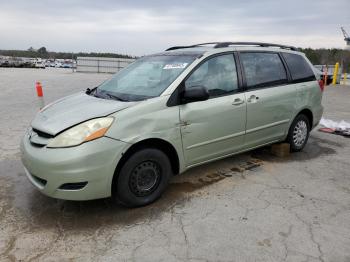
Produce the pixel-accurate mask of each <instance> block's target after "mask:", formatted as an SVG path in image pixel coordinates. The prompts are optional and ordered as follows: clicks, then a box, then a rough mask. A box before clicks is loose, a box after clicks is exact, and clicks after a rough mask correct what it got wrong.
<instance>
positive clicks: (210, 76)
mask: <svg viewBox="0 0 350 262" xmlns="http://www.w3.org/2000/svg"><path fill="white" fill-rule="evenodd" d="M196 86H201V87H204V88H206V89H207V90H208V92H209V95H210V97H215V96H221V95H225V94H228V93H232V92H234V91H235V90H237V89H238V83H237V72H236V65H235V60H234V57H233V54H227V55H221V56H216V57H213V58H211V59H209V60H207V61H206V62H204V63H203V64H201V65H200V66H199V67H198V68H197V69H196V71H194V72H193V73H192V75H191V76H190V77H189V78H188V79H187V80H186V81H185V89H186V90H188V89H191V88H193V87H196Z"/></svg>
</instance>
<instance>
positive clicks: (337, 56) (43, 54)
mask: <svg viewBox="0 0 350 262" xmlns="http://www.w3.org/2000/svg"><path fill="white" fill-rule="evenodd" d="M299 50H300V51H301V52H304V53H305V54H306V56H307V57H308V58H309V59H310V61H311V62H312V63H313V64H314V65H323V64H328V65H334V64H335V63H336V62H339V63H341V62H343V64H344V67H345V68H346V71H347V72H349V71H350V51H349V50H343V49H337V48H332V49H312V48H299ZM0 55H4V56H15V57H34V58H45V59H48V58H50V59H72V58H73V59H76V58H77V57H78V56H88V57H93V56H95V57H112V58H136V56H131V55H126V54H118V53H97V52H90V53H85V52H78V53H69V52H53V51H48V50H47V49H46V48H45V47H41V48H39V49H34V48H32V47H30V48H29V49H28V50H0Z"/></svg>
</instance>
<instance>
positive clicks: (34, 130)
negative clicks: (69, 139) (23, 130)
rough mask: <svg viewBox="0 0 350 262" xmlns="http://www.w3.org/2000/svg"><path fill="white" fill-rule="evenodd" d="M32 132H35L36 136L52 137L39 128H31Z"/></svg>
mask: <svg viewBox="0 0 350 262" xmlns="http://www.w3.org/2000/svg"><path fill="white" fill-rule="evenodd" d="M33 132H35V133H37V134H38V136H40V137H44V138H53V137H54V136H53V135H50V134H48V133H45V132H43V131H40V130H38V129H35V128H33Z"/></svg>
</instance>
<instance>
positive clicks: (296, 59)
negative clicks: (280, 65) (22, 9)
mask: <svg viewBox="0 0 350 262" xmlns="http://www.w3.org/2000/svg"><path fill="white" fill-rule="evenodd" d="M283 57H284V59H285V60H286V62H287V65H288V68H289V71H290V73H291V74H292V79H293V82H302V81H311V80H315V79H316V78H315V75H314V72H313V71H312V69H311V68H310V65H309V64H308V63H307V62H306V60H305V58H304V57H302V56H301V55H296V54H288V53H284V54H283Z"/></svg>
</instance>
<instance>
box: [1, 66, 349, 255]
mask: <svg viewBox="0 0 350 262" xmlns="http://www.w3.org/2000/svg"><path fill="white" fill-rule="evenodd" d="M110 76H111V75H108V74H81V73H72V72H71V71H70V70H65V69H45V70H40V69H10V68H0V89H1V93H0V109H1V122H0V123H1V129H0V261H71V260H73V261H152V262H154V261H196V262H197V261H198V262H199V261H309V262H313V261H337V262H342V261H344V262H349V261H350V249H349V247H350V161H349V159H350V147H349V146H350V139H349V138H345V137H342V136H337V135H331V134H325V133H320V132H318V131H317V130H314V131H313V132H312V133H311V137H310V140H309V142H308V144H307V146H306V148H305V150H304V151H303V152H300V153H294V154H291V155H290V156H288V157H286V158H278V157H275V156H272V155H271V154H270V153H269V148H262V149H258V150H255V151H252V152H248V153H245V154H239V155H237V156H234V157H230V158H227V159H224V160H221V161H216V162H214V163H211V164H207V165H204V166H201V167H197V168H194V169H191V170H190V171H188V172H186V173H185V174H183V175H180V176H176V177H174V178H173V180H172V181H171V184H170V186H169V188H168V190H167V191H166V192H165V194H164V195H163V196H162V198H161V199H159V200H158V201H157V202H155V203H154V204H152V205H150V206H147V207H143V208H137V209H127V208H124V207H122V206H118V205H114V204H113V203H112V202H111V201H110V200H109V199H102V200H95V201H87V202H72V201H62V200H56V199H51V198H48V197H46V196H44V195H41V194H40V193H39V192H38V191H37V190H36V189H35V188H34V187H33V186H32V185H31V184H30V183H29V181H27V178H26V177H25V174H24V171H23V168H22V165H21V163H20V157H19V147H18V145H19V141H20V138H21V136H22V135H23V133H24V130H25V129H26V128H27V126H28V125H29V123H30V121H31V119H32V118H33V116H34V114H35V112H36V111H37V110H38V105H37V100H36V96H35V89H34V83H35V81H41V82H42V84H43V88H44V95H45V100H46V102H47V103H48V102H51V101H53V100H55V99H57V98H60V97H62V96H65V95H68V94H71V93H74V92H76V91H80V90H84V89H85V88H87V87H90V88H91V87H94V86H95V85H96V84H98V83H100V82H102V81H104V80H105V79H106V78H109V77H110ZM349 98H350V86H347V87H345V86H337V87H333V86H329V87H327V89H326V91H325V94H324V99H323V104H324V106H325V114H324V116H325V117H326V118H330V119H333V120H342V119H344V120H345V121H350V108H349Z"/></svg>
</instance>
